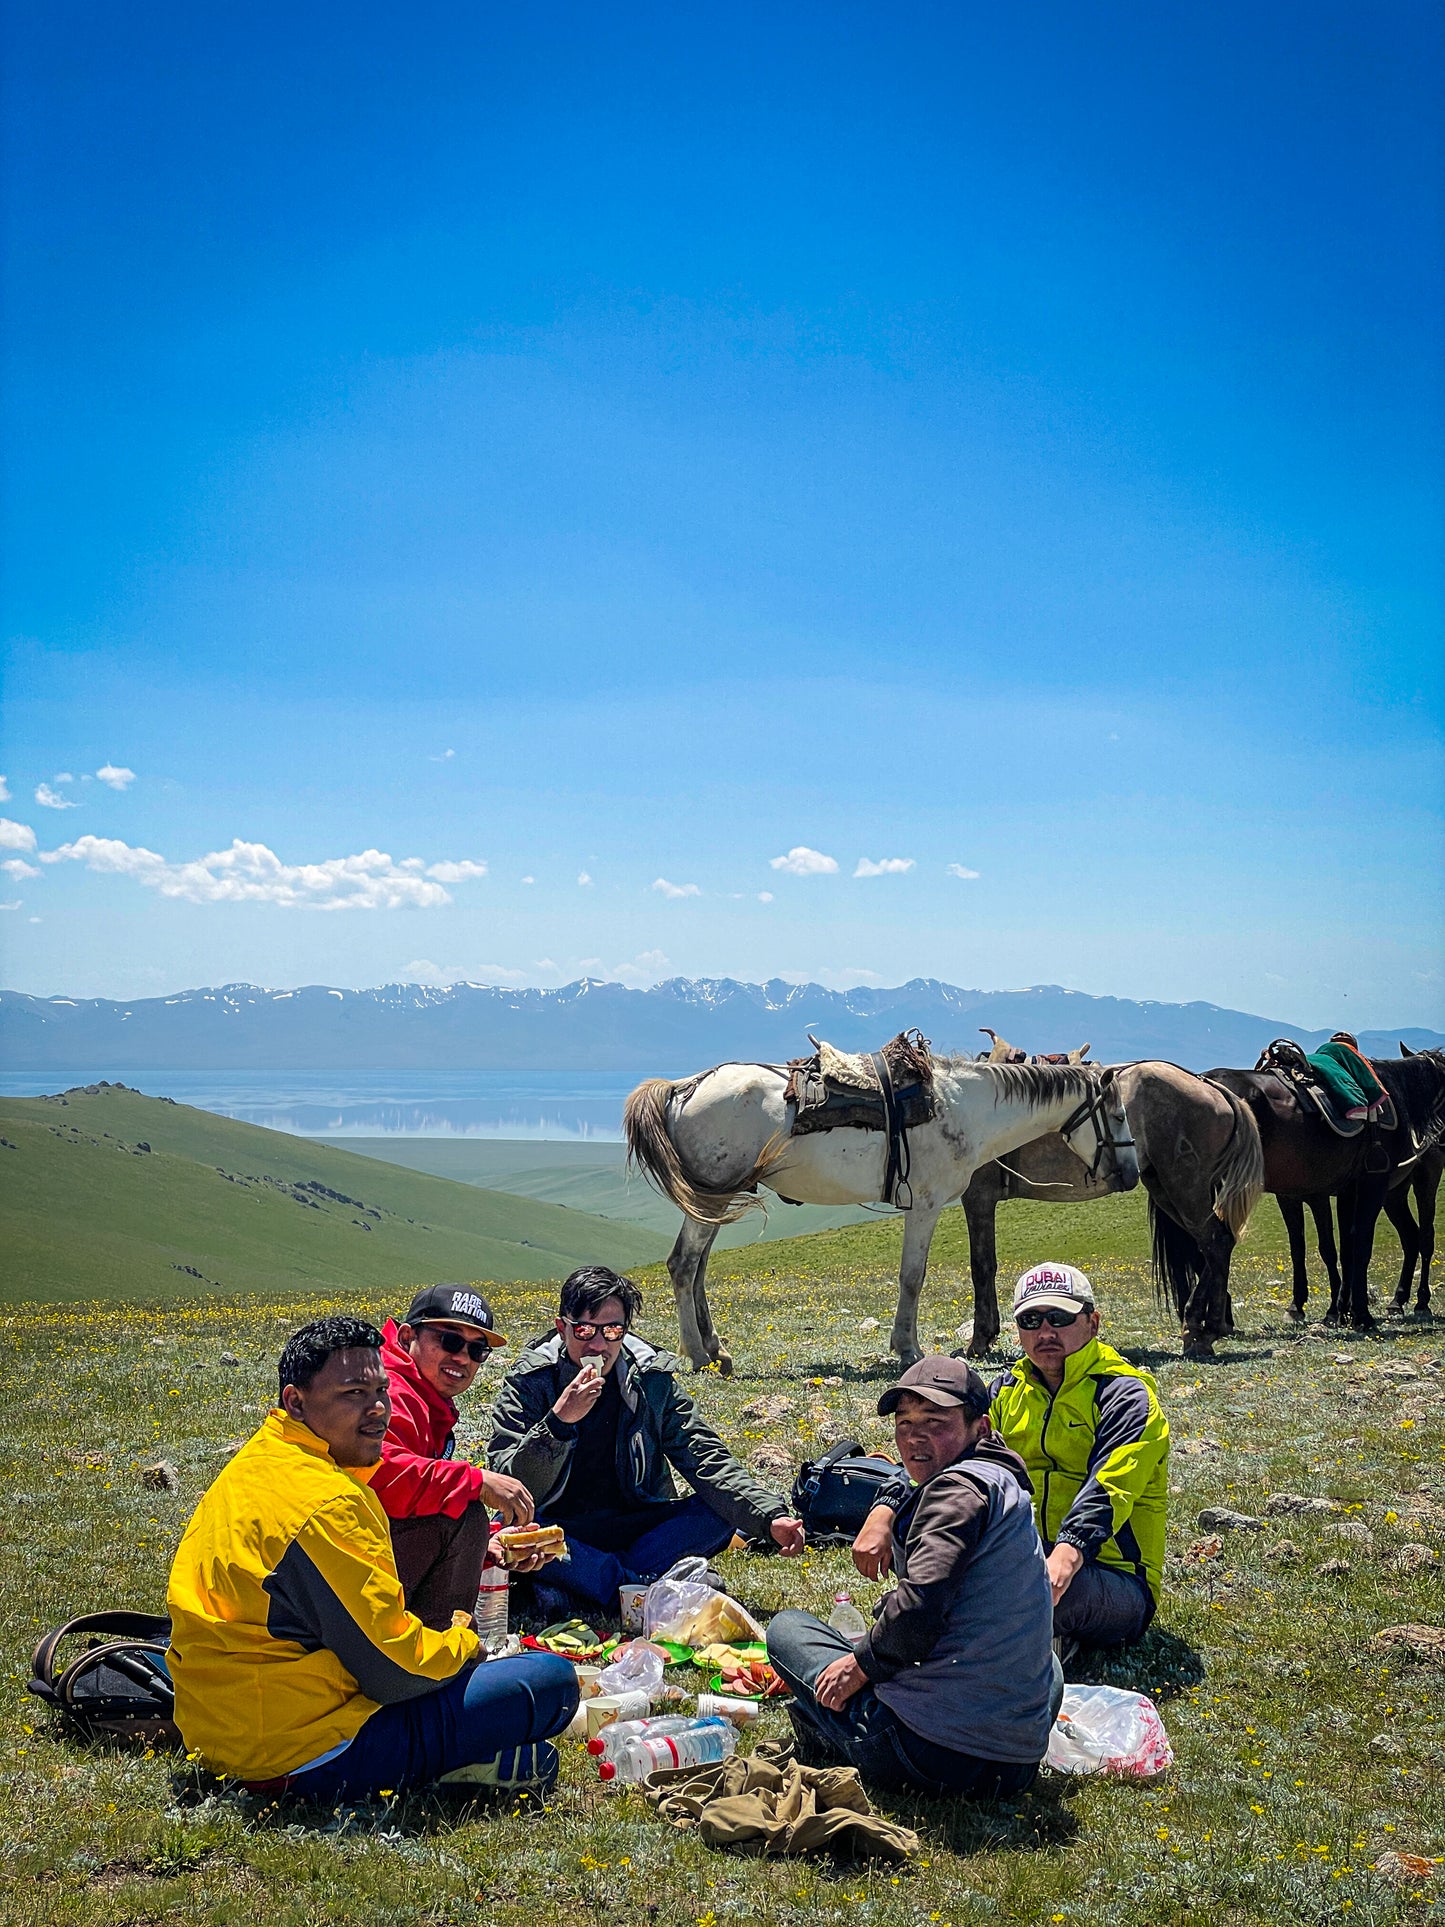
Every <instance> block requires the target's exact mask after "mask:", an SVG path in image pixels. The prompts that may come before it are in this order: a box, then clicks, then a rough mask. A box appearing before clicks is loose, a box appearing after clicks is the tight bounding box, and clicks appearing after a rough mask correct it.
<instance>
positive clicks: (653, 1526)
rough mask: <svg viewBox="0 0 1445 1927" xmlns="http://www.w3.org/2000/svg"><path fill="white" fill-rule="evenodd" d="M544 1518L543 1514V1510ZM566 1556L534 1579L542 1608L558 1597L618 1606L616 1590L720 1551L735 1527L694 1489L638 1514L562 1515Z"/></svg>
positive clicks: (608, 1608)
mask: <svg viewBox="0 0 1445 1927" xmlns="http://www.w3.org/2000/svg"><path fill="white" fill-rule="evenodd" d="M542 1516H543V1518H544V1519H545V1518H546V1517H547V1514H546V1511H545V1508H544V1509H543V1514H542ZM559 1523H560V1524H561V1525H562V1526H563V1527H564V1528H565V1530H566V1533H567V1552H568V1555H569V1556H568V1557H567V1558H566V1559H560V1560H555V1561H554V1562H553V1563H552V1564H551V1565H550V1566H547V1567H546V1568H545V1570H544V1571H543V1572H542V1573H541V1574H539V1575H538V1578H537V1580H536V1581H535V1582H534V1584H535V1591H536V1597H537V1603H538V1605H539V1607H541V1608H542V1609H543V1610H544V1611H545V1610H548V1609H549V1608H550V1606H551V1605H552V1604H553V1603H554V1602H555V1601H556V1600H557V1599H558V1598H560V1599H562V1600H564V1601H566V1602H567V1603H569V1604H581V1605H584V1606H600V1607H602V1609H603V1610H604V1611H605V1612H609V1613H615V1612H616V1610H617V1588H618V1587H619V1586H640V1585H647V1584H650V1583H651V1581H652V1580H654V1579H656V1578H658V1577H659V1576H660V1575H661V1574H662V1573H664V1572H666V1571H668V1569H669V1568H670V1567H672V1566H675V1565H676V1564H677V1562H678V1560H679V1559H686V1558H687V1557H688V1556H689V1555H690V1554H700V1555H701V1556H702V1557H703V1558H704V1559H706V1558H710V1557H711V1556H712V1554H713V1553H715V1552H721V1551H722V1549H723V1547H724V1546H725V1545H727V1543H728V1541H729V1540H730V1539H731V1538H732V1536H733V1529H732V1527H731V1526H730V1525H728V1524H727V1522H726V1520H723V1519H720V1518H719V1517H718V1515H717V1514H716V1513H715V1512H714V1511H713V1509H712V1507H711V1506H710V1505H709V1504H708V1503H707V1501H706V1499H701V1498H699V1497H698V1496H697V1495H696V1494H695V1493H694V1495H693V1496H692V1498H690V1499H671V1500H669V1501H668V1502H667V1503H666V1504H665V1505H650V1506H647V1507H646V1508H643V1509H640V1510H638V1511H636V1512H613V1513H598V1514H596V1515H594V1516H593V1517H591V1518H588V1519H577V1520H572V1519H564V1520H561V1521H559Z"/></svg>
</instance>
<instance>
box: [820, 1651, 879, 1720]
mask: <svg viewBox="0 0 1445 1927" xmlns="http://www.w3.org/2000/svg"><path fill="white" fill-rule="evenodd" d="M867 1684H868V1675H867V1674H866V1673H865V1672H864V1671H863V1668H862V1667H861V1666H860V1665H859V1664H858V1662H857V1660H856V1659H854V1657H853V1655H852V1654H851V1653H845V1654H844V1655H843V1657H842V1658H841V1659H835V1660H834V1661H833V1663H832V1665H831V1666H825V1667H824V1668H823V1670H822V1672H821V1673H819V1675H818V1683H817V1685H816V1686H815V1687H814V1688H813V1692H814V1695H815V1696H816V1698H817V1701H818V1704H819V1706H826V1707H827V1709H828V1711H829V1712H830V1713H836V1712H837V1710H838V1708H839V1707H840V1706H846V1705H847V1703H848V1701H849V1700H850V1699H852V1697H853V1695H854V1694H855V1693H856V1692H858V1691H859V1690H860V1689H861V1688H862V1687H864V1686H866V1685H867Z"/></svg>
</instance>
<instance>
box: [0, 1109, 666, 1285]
mask: <svg viewBox="0 0 1445 1927" xmlns="http://www.w3.org/2000/svg"><path fill="white" fill-rule="evenodd" d="M143 1147H149V1148H148V1149H147V1148H143ZM667 1243H668V1241H667V1240H666V1239H664V1238H662V1237H660V1236H658V1235H656V1234H655V1233H652V1232H649V1231H647V1230H646V1229H645V1228H643V1227H641V1226H638V1225H630V1224H619V1223H616V1222H609V1221H607V1220H604V1219H601V1218H596V1217H591V1216H589V1215H588V1214H587V1213H585V1212H581V1211H573V1210H569V1209H566V1208H565V1207H563V1206H561V1205H557V1204H550V1203H541V1202H533V1201H531V1200H529V1199H524V1198H519V1197H515V1196H512V1195H510V1194H507V1193H503V1192H496V1191H488V1190H482V1189H479V1188H478V1187H476V1186H473V1185H460V1184H453V1183H451V1182H449V1181H448V1180H446V1179H445V1178H436V1177H431V1176H428V1175H426V1174H424V1173H421V1172H416V1171H408V1170H404V1169H403V1168H402V1167H401V1166H399V1165H388V1164H381V1163H378V1162H377V1161H375V1160H374V1159H371V1158H361V1157H356V1156H353V1155H352V1154H351V1153H350V1152H348V1151H338V1150H333V1149H332V1148H330V1147H329V1146H327V1145H322V1144H316V1143H314V1142H312V1141H310V1140H308V1139H304V1138H293V1137H288V1136H286V1135H284V1134H283V1133H281V1132H279V1131H266V1130H262V1129H260V1128H259V1127H258V1126H256V1125H252V1124H241V1123H238V1122H236V1121H235V1120H233V1119H230V1118H220V1117H215V1116H213V1115H212V1114H211V1113H210V1112H208V1111H197V1110H192V1109H190V1108H189V1107H187V1106H185V1105H180V1104H173V1103H171V1102H170V1101H169V1100H167V1099H163V1098H152V1097H144V1096H142V1095H141V1094H140V1093H139V1092H136V1091H128V1090H124V1089H121V1088H118V1087H116V1086H113V1085H101V1086H91V1087H89V1088H88V1089H87V1090H84V1091H72V1092H67V1093H65V1094H63V1095H61V1096H57V1097H42V1098H15V1099H7V1100H0V1302H8V1303H12V1304H13V1303H23V1302H32V1301H60V1300H75V1299H89V1298H108V1299H125V1300H135V1301H139V1302H150V1301H156V1300H163V1299H173V1298H176V1297H194V1296H196V1295H198V1294H205V1293H213V1292H217V1291H225V1292H227V1293H231V1292H238V1291H253V1290H271V1289H284V1290H287V1291H295V1290H297V1289H300V1290H336V1289H341V1288H347V1289H356V1288H361V1287H365V1286H368V1285H370V1286H375V1287H377V1288H380V1289H384V1290H387V1291H391V1292H394V1293H395V1294H396V1296H397V1298H398V1300H399V1299H400V1298H401V1296H402V1295H403V1294H404V1293H405V1292H406V1290H407V1289H408V1288H409V1287H411V1286H414V1285H416V1284H418V1283H422V1282H425V1281H428V1280H436V1279H442V1278H461V1279H468V1280H470V1279H498V1278H503V1279H514V1278H528V1279H544V1278H560V1277H563V1276H565V1275H566V1273H567V1272H568V1271H570V1270H572V1269H573V1268H574V1266H576V1265H578V1264H581V1263H584V1262H586V1261H589V1260H595V1261H598V1262H601V1263H603V1264H610V1265H614V1266H617V1267H618V1268H630V1267H634V1266H638V1265H643V1264H647V1263H649V1262H651V1261H653V1260H656V1259H657V1258H659V1257H661V1256H662V1255H663V1253H664V1252H665V1250H666V1248H667Z"/></svg>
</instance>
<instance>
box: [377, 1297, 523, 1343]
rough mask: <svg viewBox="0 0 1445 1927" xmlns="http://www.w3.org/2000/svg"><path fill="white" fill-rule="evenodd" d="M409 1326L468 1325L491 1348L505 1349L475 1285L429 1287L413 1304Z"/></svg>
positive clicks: (490, 1314) (407, 1320)
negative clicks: (500, 1347)
mask: <svg viewBox="0 0 1445 1927" xmlns="http://www.w3.org/2000/svg"><path fill="white" fill-rule="evenodd" d="M402 1323H403V1324H406V1325H456V1326H458V1327H460V1326H463V1325H465V1326H466V1327H467V1328H468V1329H469V1330H471V1331H479V1332H481V1334H482V1336H483V1337H484V1338H485V1339H486V1341H487V1343H488V1344H489V1345H505V1344H506V1342H507V1341H506V1339H505V1338H504V1337H503V1336H502V1334H501V1333H500V1332H499V1331H498V1330H497V1321H496V1319H495V1317H494V1316H493V1315H492V1308H491V1306H490V1305H489V1304H488V1303H487V1301H486V1299H485V1298H483V1296H482V1294H481V1293H480V1292H479V1291H478V1290H477V1288H476V1286H475V1285H427V1286H426V1287H424V1289H423V1290H421V1291H419V1292H418V1293H417V1295H416V1297H415V1298H413V1299H412V1301H411V1308H410V1310H409V1311H408V1312H407V1314H406V1317H405V1318H404V1319H403V1320H402Z"/></svg>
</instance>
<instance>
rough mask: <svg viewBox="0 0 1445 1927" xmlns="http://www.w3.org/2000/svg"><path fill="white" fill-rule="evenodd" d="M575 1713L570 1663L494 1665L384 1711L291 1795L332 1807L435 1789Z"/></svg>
mask: <svg viewBox="0 0 1445 1927" xmlns="http://www.w3.org/2000/svg"><path fill="white" fill-rule="evenodd" d="M576 1711H577V1669H576V1668H575V1667H574V1666H573V1665H572V1664H571V1663H570V1661H568V1660H565V1659H559V1658H558V1657H557V1656H556V1655H555V1654H553V1653H527V1654H525V1655H524V1656H523V1657H522V1658H520V1659H493V1660H489V1661H488V1662H487V1663H486V1665H484V1666H473V1667H470V1668H469V1669H468V1670H467V1671H466V1672H464V1673H459V1674H458V1675H457V1676H456V1678H455V1679H449V1680H448V1681H447V1682H446V1684H445V1685H444V1686H439V1687H438V1688H437V1690H436V1691H435V1692H434V1693H423V1694H422V1695H421V1697H420V1698H419V1699H411V1700H399V1701H397V1702H396V1704H395V1705H392V1706H382V1707H379V1708H378V1709H377V1711H376V1712H374V1713H373V1714H372V1716H371V1718H370V1719H369V1720H368V1721H367V1722H366V1724H365V1726H363V1727H362V1729H361V1731H360V1732H359V1733H358V1734H357V1736H356V1738H355V1739H354V1740H353V1741H352V1742H351V1744H350V1746H348V1747H346V1748H345V1749H344V1751H342V1752H340V1753H338V1754H337V1756H336V1758H335V1759H334V1760H328V1761H326V1763H325V1764H324V1765H323V1766H317V1767H313V1768H312V1769H311V1771H310V1772H309V1773H293V1774H291V1775H290V1776H289V1777H288V1779H287V1780H286V1783H285V1791H286V1792H287V1793H297V1794H301V1795H303V1796H304V1797H305V1798H307V1799H312V1800H334V1799H336V1798H337V1797H338V1795H341V1794H345V1795H346V1796H348V1797H349V1798H352V1799H357V1798H361V1797H364V1796H365V1795H366V1794H369V1793H380V1792H382V1791H383V1790H387V1789H390V1790H391V1791H394V1792H397V1793H403V1792H405V1791H406V1790H407V1789H408V1788H411V1787H422V1786H430V1785H431V1784H432V1782H433V1781H435V1780H439V1779H440V1778H441V1776H442V1775H443V1774H444V1773H454V1772H455V1771H456V1769H457V1768H458V1767H459V1766H477V1765H480V1764H481V1763H482V1762H483V1761H484V1760H493V1759H495V1758H496V1757H497V1755H498V1754H499V1753H506V1752H508V1751H509V1750H510V1749H512V1748H513V1747H520V1746H526V1745H529V1744H531V1743H533V1742H535V1741H538V1740H548V1739H551V1737H552V1736H553V1734H554V1733H560V1732H561V1731H562V1729H563V1728H564V1727H565V1726H566V1725H567V1724H568V1722H569V1721H570V1720H571V1718H572V1715H573V1714H574V1713H575V1712H576Z"/></svg>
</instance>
